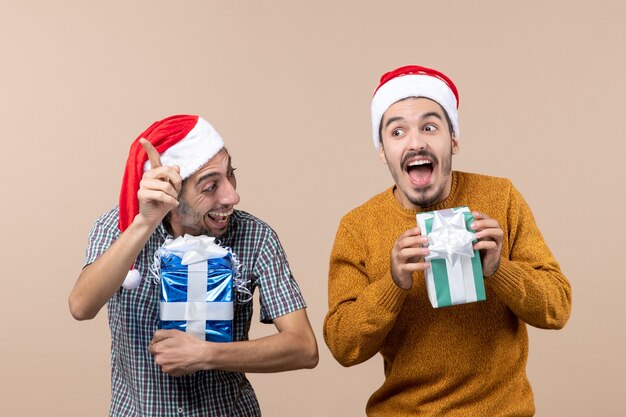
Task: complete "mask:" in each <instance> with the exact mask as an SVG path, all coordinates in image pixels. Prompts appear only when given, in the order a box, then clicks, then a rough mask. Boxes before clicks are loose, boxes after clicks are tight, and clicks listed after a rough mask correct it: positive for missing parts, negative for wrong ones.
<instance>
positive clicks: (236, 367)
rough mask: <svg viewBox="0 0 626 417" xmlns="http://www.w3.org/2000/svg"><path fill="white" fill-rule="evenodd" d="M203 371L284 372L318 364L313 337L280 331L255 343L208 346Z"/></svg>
mask: <svg viewBox="0 0 626 417" xmlns="http://www.w3.org/2000/svg"><path fill="white" fill-rule="evenodd" d="M202 362H204V364H205V366H204V369H220V370H224V371H233V372H259V373H266V372H282V371H291V370H294V369H301V368H309V369H310V368H314V367H315V366H316V365H317V362H318V353H317V344H316V342H315V338H314V337H306V336H303V335H301V334H298V333H296V332H289V331H285V332H281V333H277V334H274V335H271V336H267V337H263V338H261V339H256V340H248V341H243V342H233V343H207V344H206V345H205V346H204V348H203V352H202Z"/></svg>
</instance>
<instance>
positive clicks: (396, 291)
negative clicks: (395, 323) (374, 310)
mask: <svg viewBox="0 0 626 417" xmlns="http://www.w3.org/2000/svg"><path fill="white" fill-rule="evenodd" d="M377 284H378V285H379V288H378V294H379V296H378V304H379V305H380V306H381V307H383V308H385V309H386V310H389V311H390V312H392V313H397V312H399V311H400V309H401V308H402V305H403V304H404V300H405V298H406V296H407V294H408V293H409V291H408V290H405V289H402V288H400V287H398V286H397V285H396V283H395V282H394V281H393V278H392V277H391V274H389V275H388V276H386V277H384V278H382V279H381V280H379V281H377Z"/></svg>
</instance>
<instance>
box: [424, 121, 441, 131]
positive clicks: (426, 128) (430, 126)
mask: <svg viewBox="0 0 626 417" xmlns="http://www.w3.org/2000/svg"><path fill="white" fill-rule="evenodd" d="M437 130H439V129H437V126H436V125H434V124H432V123H428V124H427V125H425V126H424V132H436V131H437Z"/></svg>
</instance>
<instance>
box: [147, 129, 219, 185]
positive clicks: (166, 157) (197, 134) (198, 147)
mask: <svg viewBox="0 0 626 417" xmlns="http://www.w3.org/2000/svg"><path fill="white" fill-rule="evenodd" d="M223 147H224V140H223V139H222V137H221V136H220V134H219V133H217V131H216V130H215V128H213V126H211V124H210V123H209V122H207V121H206V120H204V119H203V118H201V117H198V123H196V125H195V126H194V127H193V129H191V130H190V131H189V133H188V134H187V136H185V137H184V138H183V139H182V140H180V141H179V142H178V143H176V144H175V145H172V146H170V147H169V149H167V150H166V151H165V152H163V153H162V154H161V163H162V164H163V165H168V166H172V165H178V166H179V167H180V176H181V177H182V178H183V179H185V178H187V177H189V176H190V175H191V174H193V173H194V172H196V171H197V170H199V169H200V168H201V167H202V165H204V164H206V163H207V162H209V160H210V159H211V158H213V157H214V156H215V155H216V154H217V153H218V152H219V151H220V150H221V149H222V148H223ZM150 168H151V164H150V160H147V161H146V163H145V164H144V166H143V170H144V172H146V171H148V170H149V169H150Z"/></svg>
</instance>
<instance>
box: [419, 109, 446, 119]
mask: <svg viewBox="0 0 626 417" xmlns="http://www.w3.org/2000/svg"><path fill="white" fill-rule="evenodd" d="M429 117H436V118H437V119H439V120H441V121H443V117H441V115H440V114H439V113H437V112H436V111H431V112H428V113H426V114H425V115H423V116H422V117H421V119H422V120H424V119H428V118H429Z"/></svg>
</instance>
